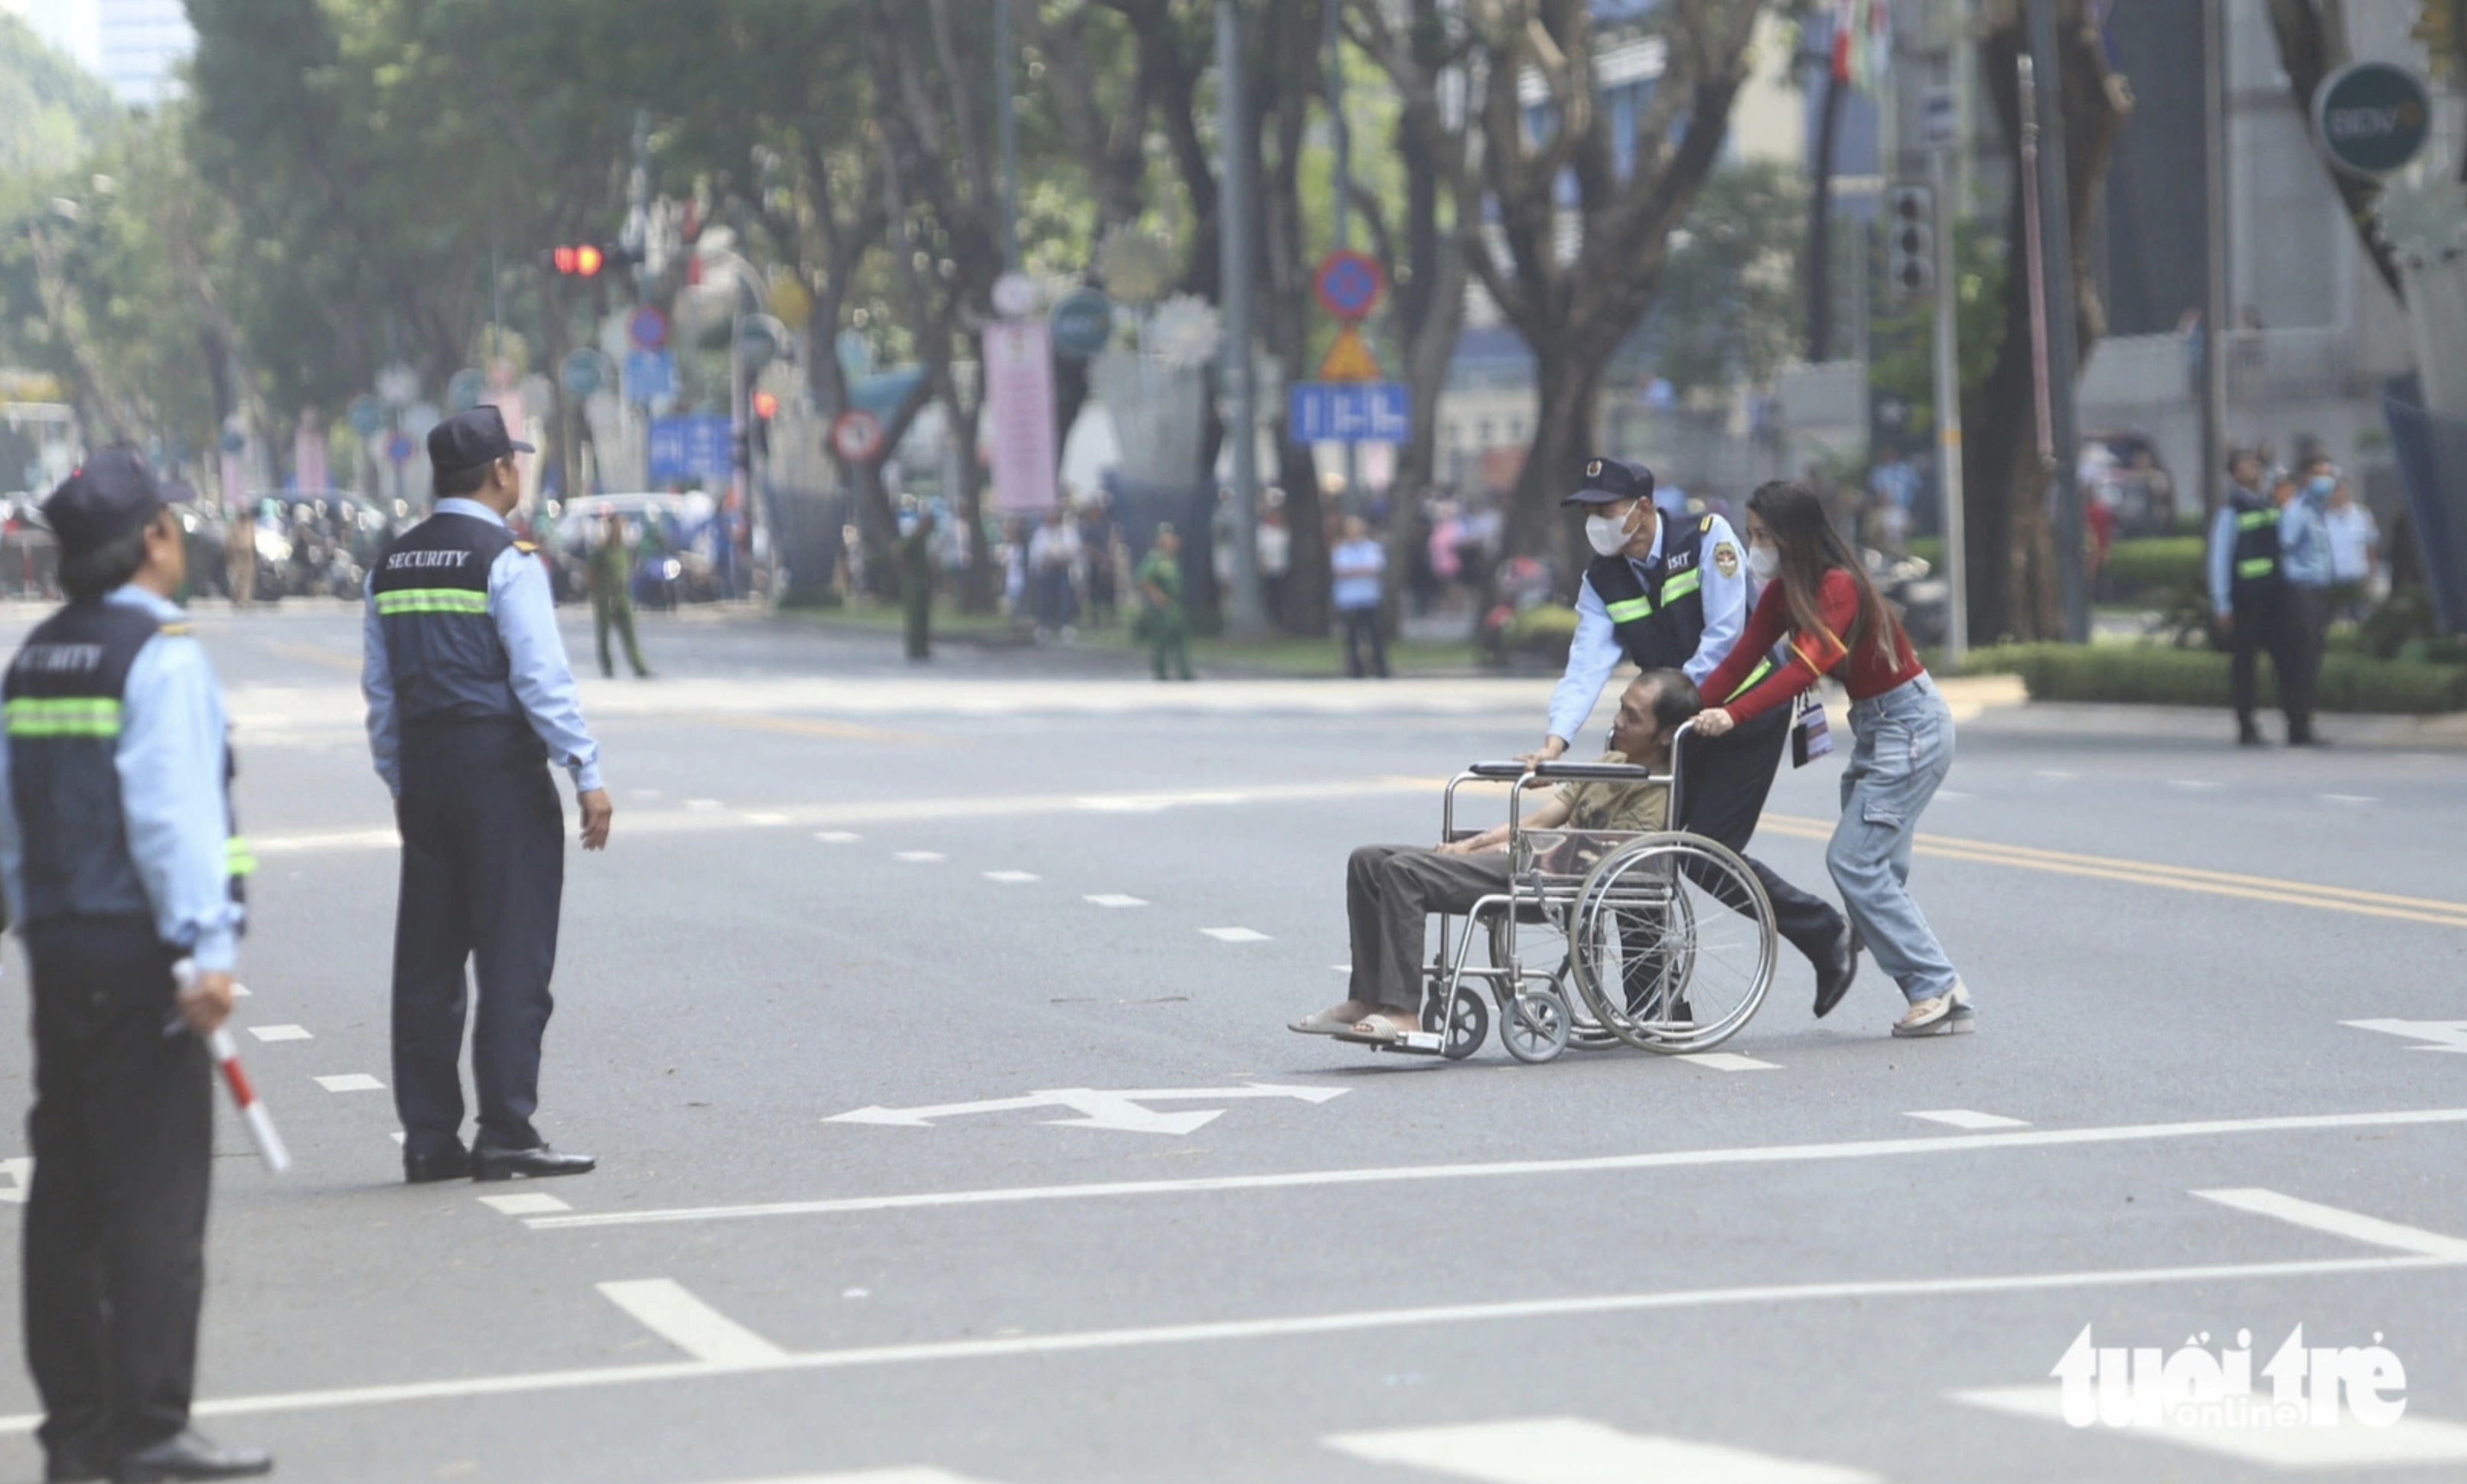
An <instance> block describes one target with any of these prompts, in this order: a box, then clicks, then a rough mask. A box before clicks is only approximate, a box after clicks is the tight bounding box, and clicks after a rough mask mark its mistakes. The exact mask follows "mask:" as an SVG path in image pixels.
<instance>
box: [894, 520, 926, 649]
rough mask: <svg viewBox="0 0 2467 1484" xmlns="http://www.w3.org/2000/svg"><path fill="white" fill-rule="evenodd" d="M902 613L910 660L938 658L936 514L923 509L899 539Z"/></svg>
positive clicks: (900, 609)
mask: <svg viewBox="0 0 2467 1484" xmlns="http://www.w3.org/2000/svg"><path fill="white" fill-rule="evenodd" d="M899 612H900V615H901V617H902V618H903V619H904V623H905V629H906V634H907V640H908V658H909V659H910V660H912V661H920V660H931V659H932V658H934V512H933V511H932V510H929V509H925V508H922V507H921V506H920V507H919V508H918V509H917V518H916V519H915V520H913V521H911V522H910V523H909V526H908V534H906V535H904V536H902V537H900V538H899Z"/></svg>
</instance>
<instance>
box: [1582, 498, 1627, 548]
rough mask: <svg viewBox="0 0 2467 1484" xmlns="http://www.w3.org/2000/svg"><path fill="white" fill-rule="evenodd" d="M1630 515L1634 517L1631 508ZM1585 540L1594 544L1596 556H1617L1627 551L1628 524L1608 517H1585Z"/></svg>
mask: <svg viewBox="0 0 2467 1484" xmlns="http://www.w3.org/2000/svg"><path fill="white" fill-rule="evenodd" d="M1628 513H1629V514H1630V515H1634V514H1635V513H1636V511H1635V510H1634V509H1633V508H1631V509H1630V510H1629V511H1628ZM1585 540H1586V541H1588V542H1590V543H1592V545H1593V548H1594V551H1595V554H1596V555H1599V556H1617V555H1618V554H1619V552H1621V551H1625V550H1626V549H1627V541H1628V528H1627V522H1626V521H1623V520H1619V519H1618V518H1616V517H1614V516H1608V515H1588V516H1586V517H1585Z"/></svg>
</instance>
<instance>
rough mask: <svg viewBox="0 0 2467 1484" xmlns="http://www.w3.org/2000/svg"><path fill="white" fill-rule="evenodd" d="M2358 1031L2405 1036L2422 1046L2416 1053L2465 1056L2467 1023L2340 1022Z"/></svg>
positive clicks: (2417, 1048) (2466, 1052)
mask: <svg viewBox="0 0 2467 1484" xmlns="http://www.w3.org/2000/svg"><path fill="white" fill-rule="evenodd" d="M2340 1024H2342V1025H2352V1026H2354V1027H2355V1028H2356V1029H2358V1030H2377V1031H2380V1032H2381V1033H2382V1034H2384V1035H2386V1036H2405V1037H2406V1038H2407V1039H2409V1040H2410V1041H2421V1042H2423V1043H2424V1045H2422V1046H2416V1047H2414V1049H2415V1050H2418V1051H2456V1052H2459V1053H2461V1054H2462V1055H2467V1021H2341V1022H2340Z"/></svg>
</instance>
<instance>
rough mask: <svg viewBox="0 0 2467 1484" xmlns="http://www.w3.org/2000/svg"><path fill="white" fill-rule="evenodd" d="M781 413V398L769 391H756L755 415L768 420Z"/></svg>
mask: <svg viewBox="0 0 2467 1484" xmlns="http://www.w3.org/2000/svg"><path fill="white" fill-rule="evenodd" d="M779 415H780V399H779V398H778V397H776V396H774V395H772V394H771V393H768V392H757V393H754V416H757V417H759V418H761V419H762V420H763V421H765V422H768V421H770V420H771V419H772V418H774V417H776V416H779Z"/></svg>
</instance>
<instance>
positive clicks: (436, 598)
mask: <svg viewBox="0 0 2467 1484" xmlns="http://www.w3.org/2000/svg"><path fill="white" fill-rule="evenodd" d="M377 612H378V614H379V615H381V616H383V615H392V614H398V613H469V614H479V615H481V616H482V617H484V618H485V617H486V616H487V612H488V595H487V594H486V593H474V592H472V591H471V590H470V589H468V588H403V589H401V590H399V591H396V592H393V593H379V594H378V595H377Z"/></svg>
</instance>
